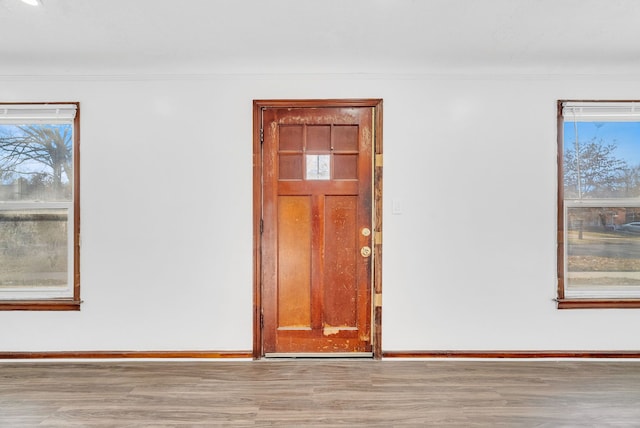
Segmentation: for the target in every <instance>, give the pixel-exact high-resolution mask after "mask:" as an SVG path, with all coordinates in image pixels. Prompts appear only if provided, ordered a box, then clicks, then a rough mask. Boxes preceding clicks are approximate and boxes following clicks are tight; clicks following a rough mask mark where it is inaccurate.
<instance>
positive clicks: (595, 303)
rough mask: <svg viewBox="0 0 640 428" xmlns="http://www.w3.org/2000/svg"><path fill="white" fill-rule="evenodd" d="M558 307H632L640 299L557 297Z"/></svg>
mask: <svg viewBox="0 0 640 428" xmlns="http://www.w3.org/2000/svg"><path fill="white" fill-rule="evenodd" d="M556 302H558V309H616V308H617V309H632V308H640V299H556Z"/></svg>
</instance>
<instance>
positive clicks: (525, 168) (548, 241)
mask: <svg viewBox="0 0 640 428" xmlns="http://www.w3.org/2000/svg"><path fill="white" fill-rule="evenodd" d="M0 94H2V95H1V101H5V102H12V101H79V102H80V103H81V104H80V106H81V107H80V108H81V186H82V189H81V198H82V199H81V203H82V207H81V210H82V211H81V213H82V220H81V234H82V250H81V257H82V261H81V274H82V277H81V279H82V286H81V287H82V288H81V294H82V299H83V300H84V303H83V305H82V309H81V311H80V312H0V351H81V350H109V351H115V350H250V349H251V346H252V304H253V302H252V129H251V128H252V100H253V99H266V98H383V99H384V124H383V127H384V184H383V186H384V209H383V211H384V235H383V236H384V237H383V241H384V243H383V245H384V255H383V287H384V293H383V349H384V350H388V351H392V350H396V351H397V350H444V349H447V350H638V349H640V336H638V334H637V326H638V325H640V311H637V310H629V309H627V310H563V311H559V310H557V309H556V308H555V304H554V302H553V301H552V299H553V298H554V297H555V287H556V284H555V268H556V260H555V248H556V238H555V231H556V223H555V222H556V220H555V219H556V110H555V109H556V100H558V99H640V78H638V79H633V78H631V77H627V78H625V77H620V76H604V75H603V76H592V77H585V76H573V77H572V76H558V75H555V76H545V75H535V76H529V75H477V76H474V75H472V74H468V75H460V74H451V75H445V74H442V75H231V74H230V75H191V76H190V75H174V76H168V77H164V78H161V77H157V76H155V77H154V76H139V77H118V76H112V77H87V76H78V77H73V76H69V77H63V76H58V77H55V76H52V77H0ZM393 200H397V201H398V203H399V204H400V206H401V208H402V213H401V214H392V211H391V204H392V201H393Z"/></svg>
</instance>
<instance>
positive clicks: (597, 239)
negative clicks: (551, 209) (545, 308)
mask: <svg viewBox="0 0 640 428" xmlns="http://www.w3.org/2000/svg"><path fill="white" fill-rule="evenodd" d="M558 159H559V165H558V168H559V174H558V180H559V183H558V307H559V308H581V307H584V308H597V307H640V102H603V101H589V102H583V101H580V102H572V101H560V102H559V103H558Z"/></svg>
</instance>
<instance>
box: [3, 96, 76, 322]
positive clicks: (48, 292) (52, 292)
mask: <svg viewBox="0 0 640 428" xmlns="http://www.w3.org/2000/svg"><path fill="white" fill-rule="evenodd" d="M0 124H2V125H31V124H69V125H71V129H72V136H71V139H72V157H73V159H72V164H73V177H69V181H70V182H71V189H72V190H71V192H72V197H71V200H69V201H51V202H47V201H0V211H17V210H46V209H63V210H66V212H67V220H66V221H67V281H66V284H65V285H62V286H59V287H56V286H50V285H48V286H33V287H28V288H26V287H7V286H4V287H1V288H0V310H78V309H79V305H80V285H79V281H80V279H79V277H80V275H79V272H80V269H79V254H80V253H79V212H78V211H79V207H80V203H79V197H80V195H79V188H80V187H79V174H80V171H79V165H80V162H79V129H80V128H79V103H77V102H76V103H12V104H5V103H0Z"/></svg>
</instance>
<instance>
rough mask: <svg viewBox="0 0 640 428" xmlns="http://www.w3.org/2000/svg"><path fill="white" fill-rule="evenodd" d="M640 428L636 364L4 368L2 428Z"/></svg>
mask: <svg viewBox="0 0 640 428" xmlns="http://www.w3.org/2000/svg"><path fill="white" fill-rule="evenodd" d="M36 426H37V427H173V426H178V427H185V426H242V427H244V426H277V427H283V426H292V427H313V426H322V427H328V426H350V427H354V426H367V427H378V426H379V427H394V426H433V427H578V426H579V427H639V426H640V362H638V361H612V360H608V361H595V362H594V361H577V362H576V361H398V360H395V361H390V360H383V361H372V360H303V359H297V360H286V361H283V360H277V361H273V360H270V361H255V362H251V361H210V360H207V361H186V362H183V361H180V362H174V361H158V362H136V361H129V362H119V361H113V362H55V361H54V362H6V363H0V427H11V428H17V427H36Z"/></svg>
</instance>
